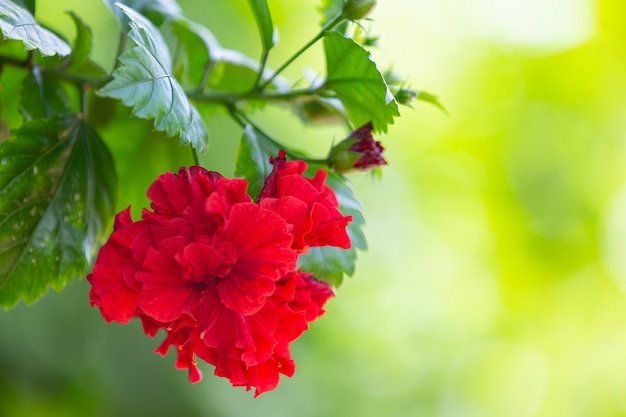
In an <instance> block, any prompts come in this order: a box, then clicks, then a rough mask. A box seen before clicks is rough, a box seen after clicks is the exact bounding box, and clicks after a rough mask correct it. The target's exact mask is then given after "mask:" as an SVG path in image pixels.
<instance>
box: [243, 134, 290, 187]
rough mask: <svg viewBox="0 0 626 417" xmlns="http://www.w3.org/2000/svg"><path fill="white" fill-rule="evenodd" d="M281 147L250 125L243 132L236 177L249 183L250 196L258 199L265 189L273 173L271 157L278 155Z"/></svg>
mask: <svg viewBox="0 0 626 417" xmlns="http://www.w3.org/2000/svg"><path fill="white" fill-rule="evenodd" d="M280 149H281V147H280V146H279V145H278V144H277V143H276V142H274V141H272V140H271V139H269V138H268V137H267V136H266V135H264V134H263V133H261V132H259V131H258V130H256V129H254V128H253V127H252V126H250V125H248V126H246V127H245V129H244V131H243V136H242V138H241V142H239V148H238V149H237V157H236V160H235V176H237V177H243V178H245V179H246V180H247V181H248V194H250V196H252V198H253V199H256V198H257V197H258V195H259V194H260V192H261V189H262V188H263V184H264V183H265V179H266V178H267V176H268V175H269V174H270V172H272V169H273V165H272V164H270V161H269V158H270V156H276V155H278V151H279V150H280Z"/></svg>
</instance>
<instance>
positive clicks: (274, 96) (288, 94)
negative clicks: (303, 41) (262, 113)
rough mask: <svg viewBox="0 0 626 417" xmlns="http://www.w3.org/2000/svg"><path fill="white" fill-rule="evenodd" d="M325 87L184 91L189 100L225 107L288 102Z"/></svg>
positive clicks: (307, 95) (314, 93)
mask: <svg viewBox="0 0 626 417" xmlns="http://www.w3.org/2000/svg"><path fill="white" fill-rule="evenodd" d="M325 88H326V86H325V85H324V84H322V85H320V86H318V87H315V88H307V89H302V90H288V91H273V90H272V91H266V92H263V91H251V92H246V93H228V92H212V93H207V92H202V91H197V90H193V91H186V92H185V94H187V97H189V99H190V100H195V101H200V102H205V103H220V104H225V105H226V106H229V105H232V104H234V103H236V102H238V101H245V100H265V101H290V100H294V99H298V98H300V97H309V96H313V95H316V94H318V93H320V92H321V91H322V90H324V89H325Z"/></svg>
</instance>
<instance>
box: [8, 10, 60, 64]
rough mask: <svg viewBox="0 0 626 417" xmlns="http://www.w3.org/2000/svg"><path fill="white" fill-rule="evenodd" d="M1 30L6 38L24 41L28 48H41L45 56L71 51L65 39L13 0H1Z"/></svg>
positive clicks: (40, 50)
mask: <svg viewBox="0 0 626 417" xmlns="http://www.w3.org/2000/svg"><path fill="white" fill-rule="evenodd" d="M0 32H2V35H3V36H4V37H5V38H6V39H15V40H19V41H22V42H23V43H24V48H26V49H27V50H33V49H37V50H39V52H40V53H41V55H43V56H52V55H59V56H66V55H69V53H70V52H71V49H70V46H69V45H68V44H67V43H66V42H65V41H64V40H62V39H61V38H59V37H58V36H57V35H55V34H54V33H52V32H50V31H49V30H48V29H45V28H43V27H41V26H40V25H39V24H38V23H37V21H36V20H35V18H34V17H33V15H32V14H31V13H30V12H29V11H28V10H27V9H25V8H24V7H21V6H18V5H17V4H15V3H14V2H12V1H11V0H0Z"/></svg>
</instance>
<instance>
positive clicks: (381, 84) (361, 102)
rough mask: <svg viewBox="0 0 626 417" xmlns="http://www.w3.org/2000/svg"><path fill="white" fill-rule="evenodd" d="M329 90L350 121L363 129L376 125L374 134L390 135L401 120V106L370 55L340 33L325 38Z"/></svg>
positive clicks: (332, 33)
mask: <svg viewBox="0 0 626 417" xmlns="http://www.w3.org/2000/svg"><path fill="white" fill-rule="evenodd" d="M324 51H325V54H326V72H327V80H326V86H327V87H328V88H330V89H332V90H334V92H335V93H336V94H337V97H338V98H339V99H340V100H341V102H342V103H343V105H344V106H345V108H346V112H347V113H348V117H349V118H350V121H351V122H352V123H353V124H354V125H355V126H362V125H364V124H365V123H367V122H369V121H372V124H373V125H374V130H376V131H382V132H386V131H387V125H390V124H393V118H394V117H395V116H398V115H399V114H400V113H399V111H398V104H397V103H396V101H395V99H394V97H393V94H391V92H390V91H389V88H388V87H387V84H386V83H385V80H384V78H383V76H382V74H381V73H380V71H379V70H378V68H377V67H376V64H375V63H374V61H372V59H371V57H370V54H369V52H367V51H366V50H365V49H363V48H362V47H361V46H360V45H359V44H358V43H356V42H355V41H354V40H352V39H350V38H346V37H345V36H342V35H341V34H339V33H337V32H331V33H329V34H328V35H326V37H324Z"/></svg>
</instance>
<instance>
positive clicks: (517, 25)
mask: <svg viewBox="0 0 626 417" xmlns="http://www.w3.org/2000/svg"><path fill="white" fill-rule="evenodd" d="M44 3H45V4H44ZM52 3H53V2H38V4H37V6H38V7H40V8H41V11H40V14H41V16H49V15H50V14H53V13H58V15H59V16H60V17H59V20H58V21H59V22H60V21H61V20H62V21H63V22H64V23H63V24H64V25H65V26H66V29H67V30H68V32H69V33H70V36H71V27H70V25H69V22H70V21H69V18H67V17H63V16H62V14H61V10H64V9H65V8H73V9H75V10H77V13H78V14H79V15H84V16H85V19H86V20H87V21H88V23H89V24H91V25H92V26H93V27H94V32H95V34H96V39H95V42H96V44H95V47H96V51H95V53H96V58H97V59H98V60H99V61H100V62H101V63H103V65H105V66H106V65H109V68H110V67H111V66H112V61H111V57H112V56H113V54H114V50H115V47H114V45H107V44H106V41H103V39H104V38H105V37H104V36H103V38H100V39H99V38H98V34H101V35H102V34H103V31H106V30H110V28H111V27H112V25H113V23H112V18H110V17H108V14H107V12H106V9H104V7H103V6H101V5H100V4H99V3H98V1H96V0H92V2H84V3H81V2H79V1H73V2H70V1H69V0H68V1H63V2H60V3H63V4H64V5H67V7H65V8H64V7H61V8H59V6H58V5H57V3H56V2H55V3H54V5H53V4H52ZM86 3H94V4H86ZM96 3H98V4H96ZM210 3H211V5H210V6H206V5H205V3H204V2H202V1H200V0H197V1H194V0H187V1H181V4H182V5H183V6H184V8H185V10H186V14H187V16H189V17H190V18H192V19H194V20H197V21H200V22H202V23H204V24H207V25H208V26H209V27H210V28H211V29H212V30H213V31H214V32H215V34H216V36H217V37H218V38H219V39H220V40H221V41H222V43H223V44H225V45H226V46H229V47H233V48H239V49H243V50H244V51H245V52H246V53H249V54H252V55H255V54H257V53H258V52H259V46H258V41H257V40H256V36H257V35H256V28H255V27H254V21H253V19H252V16H251V14H250V12H249V11H248V9H247V4H246V2H245V1H243V0H237V1H233V2H210ZM269 3H270V7H271V9H272V12H273V13H274V20H275V24H276V25H277V26H278V28H279V30H280V33H281V42H280V44H279V46H278V47H277V49H276V51H275V52H273V56H272V60H271V61H270V64H273V65H274V66H275V65H277V64H279V63H280V62H281V60H283V59H285V58H286V57H287V56H289V55H290V54H291V53H292V52H293V51H294V50H295V49H296V48H297V47H299V46H300V45H301V44H303V43H304V42H305V41H306V40H307V39H308V38H310V36H312V35H313V34H314V33H315V32H316V31H317V24H318V21H319V18H318V15H317V14H316V12H315V7H316V5H317V4H313V3H317V2H312V3H311V4H309V3H310V2H293V1H289V0H281V1H278V0H275V1H270V2H269ZM379 3H380V4H379V5H378V7H377V9H376V10H375V12H374V13H373V14H372V16H371V17H372V18H373V19H374V22H372V23H369V22H365V23H364V27H365V28H367V29H370V30H371V31H372V34H374V35H380V36H381V39H380V42H379V43H380V45H381V47H380V48H379V49H374V50H373V51H372V53H373V55H374V57H375V59H376V60H377V62H378V63H379V65H381V67H386V66H390V65H393V66H394V68H395V69H396V71H397V72H399V73H403V74H405V75H406V78H407V80H408V81H409V83H410V84H411V85H412V86H413V87H416V88H417V89H422V88H423V89H425V90H427V91H429V92H431V93H435V94H437V95H438V96H439V97H440V98H441V101H442V103H443V104H444V106H446V108H447V109H448V111H449V113H450V115H449V116H448V115H445V114H444V113H443V112H441V111H439V110H438V109H436V108H435V107H433V106H430V105H427V104H423V103H420V102H416V103H414V106H413V107H414V108H413V109H410V108H404V109H403V111H402V117H401V118H400V119H398V120H397V121H396V124H395V125H393V126H391V128H390V130H389V133H388V134H387V135H386V136H383V137H380V138H379V139H380V140H382V141H383V143H384V145H385V147H386V148H387V154H386V155H387V159H388V161H389V166H388V167H386V168H385V169H384V175H383V177H382V179H381V180H374V179H372V178H370V177H369V176H356V177H354V178H353V181H354V184H355V188H356V192H357V195H358V197H359V199H360V200H361V202H362V204H363V208H364V214H365V217H366V220H367V229H366V233H367V235H368V239H369V243H370V249H369V251H368V252H367V253H362V254H361V255H360V260H359V262H358V265H357V273H356V275H355V277H354V279H349V280H347V281H346V282H345V283H344V285H343V286H342V287H341V288H340V289H339V290H338V291H337V298H336V299H334V300H333V301H331V302H330V303H329V305H328V308H327V310H328V313H327V314H326V316H324V317H323V318H322V319H320V320H319V321H318V322H316V323H314V324H313V325H312V328H311V330H310V332H308V333H307V334H306V335H304V336H303V337H302V338H301V339H300V340H298V341H297V342H295V343H294V346H293V353H294V357H295V360H296V363H297V371H296V375H295V376H294V378H292V379H283V380H282V382H281V385H280V386H279V388H278V389H277V390H276V391H273V392H271V393H267V394H264V395H262V396H261V397H260V398H258V399H252V395H251V393H246V392H245V390H243V389H240V388H239V389H234V388H231V387H230V385H229V383H228V381H225V380H222V379H218V378H215V377H213V376H212V375H211V373H212V370H211V368H210V367H208V366H207V367H204V368H203V370H204V373H205V379H204V381H203V382H202V383H200V384H197V385H193V386H191V385H188V383H187V381H186V380H187V377H186V375H185V373H184V372H180V371H175V370H174V369H173V366H172V365H173V358H172V357H168V358H167V359H162V358H160V357H159V356H157V355H154V354H152V353H151V351H152V350H153V349H154V348H155V347H156V346H157V344H158V341H156V340H150V339H148V338H147V337H145V336H144V335H143V334H142V332H141V330H140V326H139V325H138V324H137V323H134V324H131V325H128V326H120V325H116V324H113V325H106V324H105V322H104V321H103V320H102V319H101V318H100V316H99V314H98V312H97V311H96V310H93V309H91V308H90V307H89V302H88V295H87V294H88V290H89V288H88V284H87V283H86V282H84V281H81V282H76V283H74V284H73V285H70V286H69V287H68V288H67V289H66V290H65V291H63V292H62V293H60V294H56V293H50V294H49V295H48V296H47V297H45V298H44V299H42V300H41V301H40V302H38V303H37V304H35V305H33V306H29V307H26V306H24V305H19V306H18V307H17V308H15V309H14V310H12V311H10V312H5V313H2V314H0V371H1V372H2V373H1V374H0V375H2V378H1V379H0V414H1V415H3V416H4V415H6V416H7V417H9V416H10V417H13V416H20V417H21V416H46V417H47V416H87V415H89V416H153V417H154V416H166V415H186V416H224V417H231V416H273V417H282V416H285V417H286V416H298V417H309V416H311V417H313V416H347V415H350V416H359V417H374V416H376V417H378V416H385V417H388V416H398V417H400V416H429V417H430V416H433V417H439V416H441V417H530V416H533V417H535V416H536V417H557V416H563V417H579V416H580V417H583V416H584V417H609V416H611V417H613V416H626V297H625V293H624V291H626V168H625V161H626V146H625V144H626V3H625V2H624V1H623V0H602V1H600V0H597V1H592V0H475V1H468V0H439V1H429V0H388V1H380V2H379ZM46 7H47V8H48V9H44V8H46ZM44 10H45V11H44ZM53 10H55V11H56V10H58V12H53ZM209 10H212V12H211V13H209ZM46 13H47V14H46ZM104 16H107V17H106V18H105V17H104ZM49 23H51V24H52V25H53V26H55V25H54V23H55V21H54V20H52V21H51V22H49ZM68 27H69V29H68ZM107 28H108V29H107ZM304 65H309V66H312V67H314V68H317V69H319V70H322V69H323V61H322V60H321V56H320V55H319V49H314V50H313V51H311V52H310V53H308V54H307V55H306V56H305V57H303V59H302V60H300V61H298V62H297V63H296V65H295V66H294V68H291V69H290V70H289V71H288V72H287V75H289V76H290V77H292V78H294V79H296V78H300V77H302V67H303V66H304ZM286 115H287V113H286V112H284V111H282V110H271V111H268V112H266V113H265V114H262V115H259V117H258V120H259V123H261V124H262V125H263V126H264V127H265V128H266V129H267V130H268V131H269V132H270V133H272V134H273V135H274V136H275V137H277V138H286V139H288V140H294V141H296V143H298V144H299V145H298V146H299V147H302V148H307V149H311V150H314V151H315V152H316V153H318V154H320V155H321V154H323V152H325V151H326V149H327V148H328V146H329V144H330V142H331V141H332V139H333V138H335V139H340V138H341V137H342V135H343V134H344V133H345V132H343V131H340V130H338V129H335V128H328V127H327V128H307V127H305V126H302V125H301V124H300V123H299V122H298V121H297V120H296V119H295V118H293V119H286V117H287V116H286ZM223 117H224V116H222V115H219V114H217V115H213V116H212V117H211V119H210V123H209V128H210V129H211V133H212V136H213V142H212V143H211V149H210V150H209V153H208V154H207V155H206V156H205V158H204V160H203V162H204V163H205V165H206V166H207V167H209V168H212V169H219V170H221V171H224V172H225V173H226V174H230V173H231V172H232V167H233V160H232V158H233V157H234V152H235V148H236V146H237V143H236V141H237V139H238V132H237V129H236V128H235V127H234V126H233V125H232V124H229V122H227V121H225V120H224V119H223ZM142 126H143V127H142V128H144V129H146V128H147V129H149V128H150V126H149V124H148V125H142ZM146 126H147V127H146ZM129 132H132V131H126V132H117V133H115V132H106V138H108V141H109V143H110V145H111V147H112V149H113V151H114V153H115V154H116V156H118V157H119V158H126V159H124V161H125V162H123V163H121V164H120V166H119V170H120V174H121V176H122V177H124V176H125V175H130V173H133V174H136V173H135V172H134V171H135V170H136V169H137V167H138V165H137V164H138V163H139V161H141V160H142V159H141V158H143V157H144V155H143V154H142V153H141V152H139V151H137V150H136V149H134V148H132V147H131V148H132V149H131V148H129V147H128V145H124V143H122V142H119V141H118V142H119V143H118V142H116V141H115V140H114V139H111V138H112V137H114V136H115V135H124V134H125V135H129V134H130V133H129ZM155 143H158V145H155V146H159V147H160V146H163V149H164V151H163V152H161V153H159V154H155V155H160V156H154V155H153V156H150V158H153V159H154V158H156V159H154V161H152V162H151V163H149V164H148V165H149V166H154V167H153V168H145V169H144V168H143V167H142V168H141V170H142V171H146V170H147V172H145V173H141V174H140V175H143V176H144V177H143V179H142V181H144V183H143V185H141V186H137V189H133V190H126V191H123V192H122V197H121V199H122V201H121V203H120V207H123V206H125V205H127V204H129V203H130V202H132V203H133V204H138V203H137V202H138V201H139V202H142V201H143V200H141V199H142V198H144V197H143V192H144V191H143V190H144V189H145V187H146V186H147V185H148V184H149V183H150V182H151V181H152V180H153V179H154V177H155V176H156V174H157V173H158V171H159V170H163V169H176V168H177V166H176V165H177V164H180V163H181V162H179V159H180V160H182V159H183V158H184V157H183V156H179V157H176V158H179V159H171V161H172V162H171V166H168V167H167V168H163V165H159V163H161V164H162V163H163V160H168V159H167V158H170V156H171V149H175V148H176V146H177V145H175V146H172V143H174V144H175V141H173V142H172V141H170V142H168V141H167V140H166V139H163V138H161V137H158V138H155ZM124 146H126V148H125V147H124ZM168 149H169V150H168ZM133 152H134V155H135V156H134V159H132V158H130V159H129V158H128V157H127V156H128V155H129V154H133ZM185 152H186V151H185ZM212 152H213V153H212ZM120 155H122V156H120ZM124 155H126V156H124ZM159 158H163V160H158V159H159ZM133 161H135V162H133ZM159 161H160V162H159ZM187 163H189V162H187ZM166 165H167V163H166ZM132 199H134V200H133V201H130V200H132ZM135 208H136V209H138V207H135Z"/></svg>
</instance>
